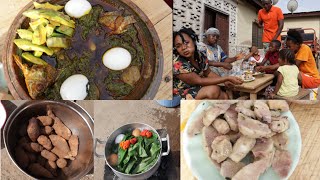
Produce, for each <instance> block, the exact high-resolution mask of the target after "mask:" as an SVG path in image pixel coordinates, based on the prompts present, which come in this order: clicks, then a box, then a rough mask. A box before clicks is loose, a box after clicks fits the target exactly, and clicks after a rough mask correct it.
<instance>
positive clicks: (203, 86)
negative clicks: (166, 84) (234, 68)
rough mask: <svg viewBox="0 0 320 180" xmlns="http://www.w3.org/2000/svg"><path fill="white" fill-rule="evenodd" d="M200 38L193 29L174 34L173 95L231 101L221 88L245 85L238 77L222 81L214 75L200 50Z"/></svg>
mask: <svg viewBox="0 0 320 180" xmlns="http://www.w3.org/2000/svg"><path fill="white" fill-rule="evenodd" d="M197 41H198V37H197V35H196V34H195V32H194V31H193V30H192V29H190V28H182V29H181V30H179V31H178V32H174V34H173V46H174V54H175V56H177V57H176V58H175V59H174V62H173V68H174V70H173V72H174V73H173V74H174V78H173V94H174V96H180V97H181V98H185V97H186V96H187V95H191V96H192V97H193V98H195V99H228V95H227V94H226V93H225V92H223V91H222V90H221V89H220V87H219V86H218V84H220V83H224V84H225V85H226V86H227V87H230V86H233V85H235V84H236V85H238V84H242V80H241V79H240V78H238V77H232V76H228V77H220V76H218V75H217V74H215V73H213V72H211V70H210V68H209V64H208V59H206V56H205V55H204V54H202V53H201V52H199V51H198V50H197V46H196V43H197Z"/></svg>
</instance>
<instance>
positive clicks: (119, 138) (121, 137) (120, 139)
mask: <svg viewBox="0 0 320 180" xmlns="http://www.w3.org/2000/svg"><path fill="white" fill-rule="evenodd" d="M123 138H124V134H119V135H118V136H117V137H116V140H115V141H114V142H115V143H116V144H119V143H120V142H121V141H122V139H123Z"/></svg>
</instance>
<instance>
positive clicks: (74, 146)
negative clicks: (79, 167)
mask: <svg viewBox="0 0 320 180" xmlns="http://www.w3.org/2000/svg"><path fill="white" fill-rule="evenodd" d="M68 142H69V146H70V152H71V153H70V155H71V156H73V157H76V156H77V154H78V146H79V139H78V136H77V135H72V136H71V137H70V139H69V141H68Z"/></svg>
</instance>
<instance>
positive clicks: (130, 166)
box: [124, 160, 137, 174]
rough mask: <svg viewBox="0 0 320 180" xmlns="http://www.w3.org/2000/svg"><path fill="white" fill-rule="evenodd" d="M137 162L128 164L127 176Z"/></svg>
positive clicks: (132, 161) (133, 161)
mask: <svg viewBox="0 0 320 180" xmlns="http://www.w3.org/2000/svg"><path fill="white" fill-rule="evenodd" d="M136 162H137V160H131V161H130V163H129V164H128V166H127V168H126V170H125V171H124V172H125V173H126V174H129V173H130V171H131V169H132V167H133V165H134V164H135V163H136Z"/></svg>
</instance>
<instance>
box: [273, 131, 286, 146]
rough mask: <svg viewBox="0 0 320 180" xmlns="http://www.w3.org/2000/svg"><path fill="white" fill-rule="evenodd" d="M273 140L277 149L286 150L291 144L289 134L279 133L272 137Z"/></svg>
mask: <svg viewBox="0 0 320 180" xmlns="http://www.w3.org/2000/svg"><path fill="white" fill-rule="evenodd" d="M272 140H273V143H274V146H275V147H276V148H277V149H281V150H285V149H286V148H287V145H288V144H289V138H288V135H287V133H285V132H283V133H279V134H276V135H274V136H272Z"/></svg>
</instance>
